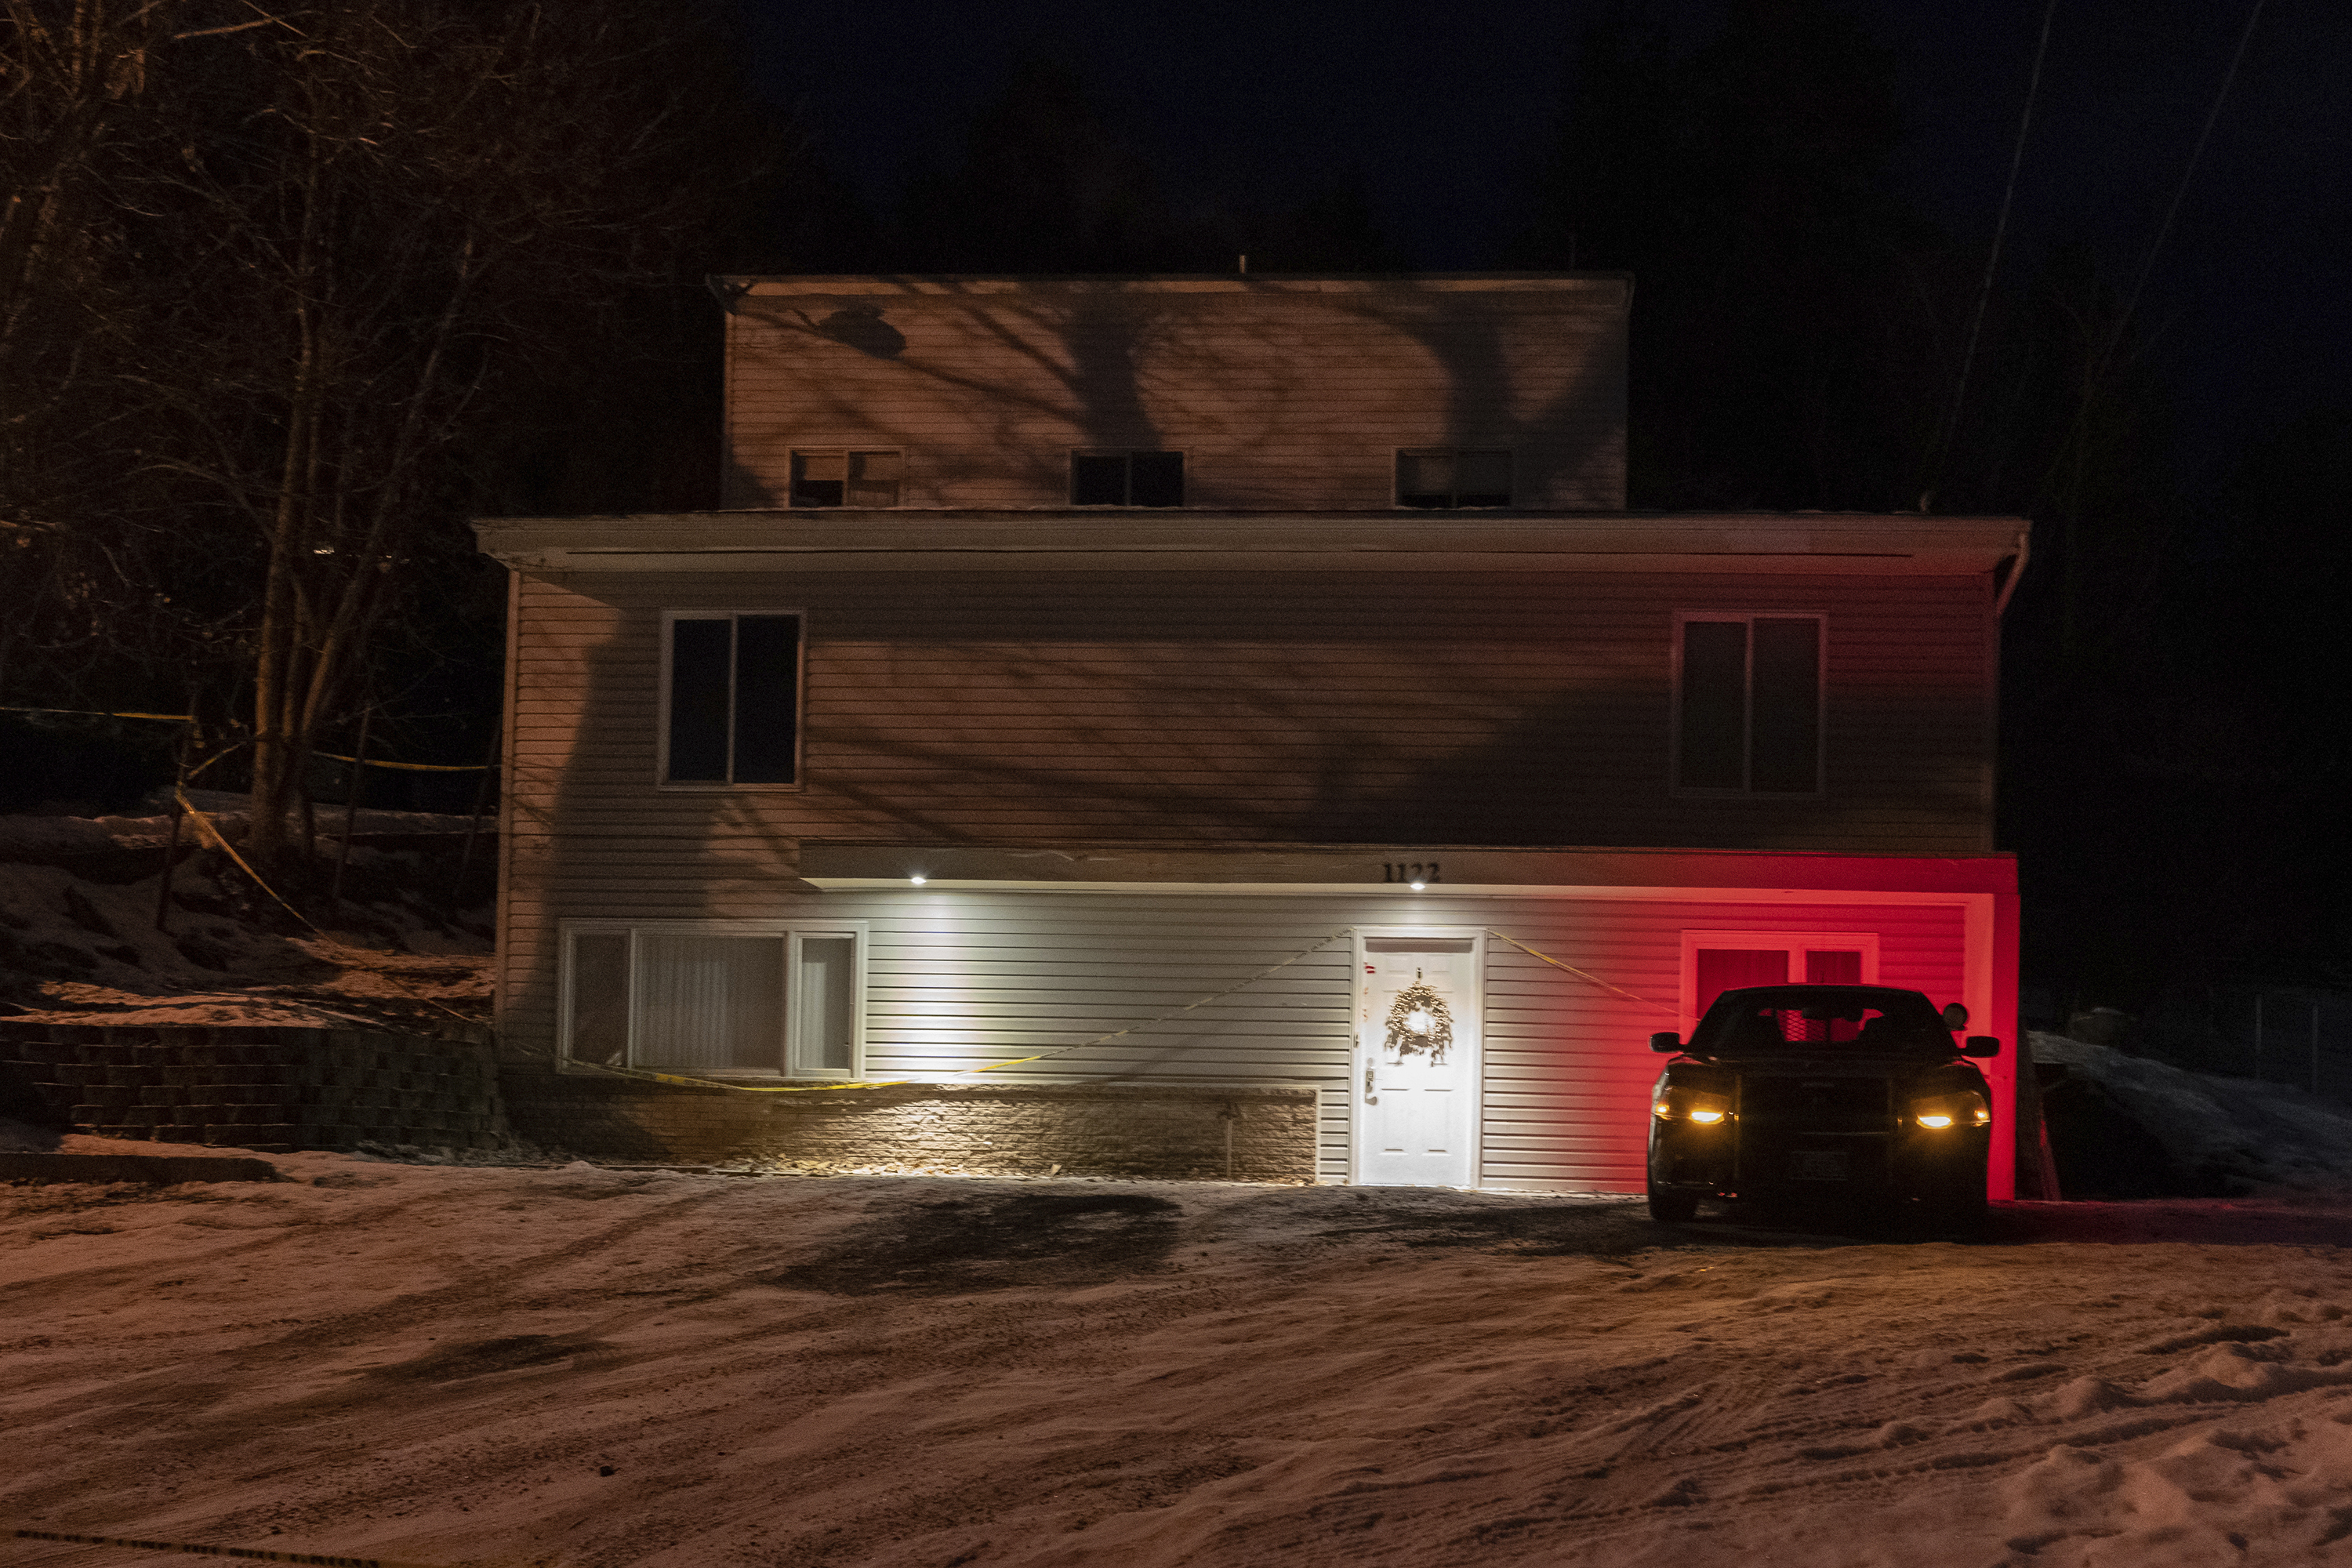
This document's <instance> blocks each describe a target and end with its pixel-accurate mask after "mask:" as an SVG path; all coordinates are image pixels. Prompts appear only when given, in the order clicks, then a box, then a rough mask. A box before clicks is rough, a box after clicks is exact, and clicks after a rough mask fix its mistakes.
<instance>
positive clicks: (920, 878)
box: [907, 871, 930, 888]
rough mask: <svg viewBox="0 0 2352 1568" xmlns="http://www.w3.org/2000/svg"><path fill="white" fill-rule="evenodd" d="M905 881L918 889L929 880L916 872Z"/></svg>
mask: <svg viewBox="0 0 2352 1568" xmlns="http://www.w3.org/2000/svg"><path fill="white" fill-rule="evenodd" d="M907 880H908V881H909V882H912V883H914V884H915V886H917V887H918V888H919V887H921V886H922V885H923V884H924V883H926V882H928V881H929V880H930V879H929V877H926V876H924V875H923V874H922V873H921V872H920V871H918V872H916V873H915V874H914V875H913V876H911V877H908V879H907Z"/></svg>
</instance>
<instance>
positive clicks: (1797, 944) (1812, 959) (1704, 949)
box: [1682, 931, 1878, 1032]
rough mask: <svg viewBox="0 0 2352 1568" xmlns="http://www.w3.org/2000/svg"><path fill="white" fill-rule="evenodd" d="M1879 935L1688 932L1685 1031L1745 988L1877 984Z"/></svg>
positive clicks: (1684, 978)
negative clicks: (1724, 997)
mask: <svg viewBox="0 0 2352 1568" xmlns="http://www.w3.org/2000/svg"><path fill="white" fill-rule="evenodd" d="M1792 984H1807V985H1875V984H1878V933H1877V932H1875V931H1685V932H1683V966H1682V1010H1683V1028H1684V1029H1685V1032H1687V1031H1688V1030H1690V1029H1693V1028H1696V1026H1698V1020H1699V1017H1700V1016H1701V1015H1702V1014H1704V1013H1705V1012H1706V1009H1707V1006H1708V1005H1709V1004H1711V1003H1712V1002H1714V1000H1715V999H1716V998H1717V996H1719V995H1721V994H1723V993H1725V992H1726V991H1737V990H1738V989H1739V988H1740V987H1742V986H1745V985H1792Z"/></svg>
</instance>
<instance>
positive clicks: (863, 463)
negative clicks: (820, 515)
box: [792, 447, 905, 507]
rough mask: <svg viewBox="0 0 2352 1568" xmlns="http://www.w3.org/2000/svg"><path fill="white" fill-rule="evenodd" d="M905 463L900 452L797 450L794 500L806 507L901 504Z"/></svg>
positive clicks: (834, 448)
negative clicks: (899, 501) (899, 488)
mask: <svg viewBox="0 0 2352 1568" xmlns="http://www.w3.org/2000/svg"><path fill="white" fill-rule="evenodd" d="M903 468H905V463H904V461H903V460H902V459H901V458H900V456H899V454H898V453H897V452H892V451H884V450H876V449H867V448H858V447H815V448H814V449H803V450H797V451H794V452H793V497H792V503H793V505H794V506H796V507H802V506H809V507H814V506H897V505H898V478H899V474H900V472H901V470H902V469H903Z"/></svg>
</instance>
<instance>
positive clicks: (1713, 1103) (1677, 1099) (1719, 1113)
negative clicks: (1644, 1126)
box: [1650, 1089, 1731, 1127]
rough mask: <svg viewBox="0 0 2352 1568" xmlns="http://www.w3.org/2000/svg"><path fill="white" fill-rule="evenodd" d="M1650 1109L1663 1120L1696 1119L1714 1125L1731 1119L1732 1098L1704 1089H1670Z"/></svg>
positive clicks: (1704, 1124) (1708, 1125) (1706, 1125)
mask: <svg viewBox="0 0 2352 1568" xmlns="http://www.w3.org/2000/svg"><path fill="white" fill-rule="evenodd" d="M1650 1111H1651V1114H1653V1115H1654V1116H1655V1117H1657V1119H1658V1120H1659V1121H1695V1122H1696V1123H1698V1124H1699V1125H1700V1126H1701V1127H1712V1126H1714V1125H1715V1124H1716V1123H1717V1122H1718V1121H1729V1120H1730V1119H1731V1100H1730V1099H1729V1098H1728V1097H1727V1096H1725V1095H1720V1094H1709V1093H1707V1092H1706V1091H1705V1090H1703V1089H1668V1090H1666V1091H1665V1092H1664V1094H1661V1095H1660V1096H1658V1098H1657V1099H1656V1100H1654V1101H1653V1102H1652V1104H1651V1106H1650Z"/></svg>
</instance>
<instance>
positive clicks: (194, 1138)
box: [0, 1020, 512, 1152]
mask: <svg viewBox="0 0 2352 1568" xmlns="http://www.w3.org/2000/svg"><path fill="white" fill-rule="evenodd" d="M489 1040H490V1036H489V1031H488V1029H486V1028H485V1029H481V1030H478V1031H474V1032H471V1033H469V1034H467V1035H466V1036H463V1037H452V1038H443V1037H433V1036H424V1035H406V1034H398V1033H394V1032H390V1031H383V1030H373V1029H309V1028H270V1027H229V1026H196V1027H174V1028H164V1027H142V1026H103V1025H79V1024H75V1025H61V1024H40V1023H25V1022H14V1021H8V1020H0V1113H6V1114H13V1115H16V1116H20V1117H23V1118H25V1119H26V1120H28V1121H38V1122H43V1123H47V1124H48V1125H51V1126H66V1127H71V1128H72V1129H73V1130H74V1131H78V1132H89V1133H96V1134H98V1135H100V1136H102V1137H108V1138H142V1139H154V1140H157V1141H159V1142H171V1143H217V1144H224V1145H228V1146H232V1147H236V1148H243V1149H259V1150H264V1151H268V1152H286V1151H290V1150H296V1149H349V1148H352V1147H354V1146H355V1145H357V1144H359V1143H362V1142H376V1143H402V1144H411V1145H415V1146H418V1147H425V1148H445V1149H494V1148H499V1147H502V1146H504V1145H506V1144H507V1143H509V1142H511V1141H512V1136H511V1134H510V1133H509V1131H508V1126H507V1121H506V1117H505V1114H504V1110H503V1107H502V1105H501V1102H500V1098H499V1079H498V1068H497V1065H496V1063H495V1062H494V1061H493V1059H492V1056H491V1051H490V1044H489Z"/></svg>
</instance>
